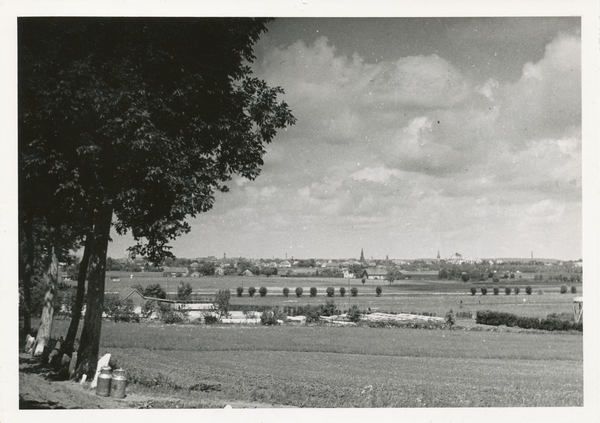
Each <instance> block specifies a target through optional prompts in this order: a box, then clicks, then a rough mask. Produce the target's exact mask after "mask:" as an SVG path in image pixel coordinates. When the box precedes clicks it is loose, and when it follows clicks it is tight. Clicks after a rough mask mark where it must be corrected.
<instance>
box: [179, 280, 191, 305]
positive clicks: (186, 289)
mask: <svg viewBox="0 0 600 423" xmlns="http://www.w3.org/2000/svg"><path fill="white" fill-rule="evenodd" d="M191 296H192V286H191V285H190V283H189V282H186V283H183V282H179V286H178V287H177V299H178V300H183V301H186V300H189V299H190V298H191Z"/></svg>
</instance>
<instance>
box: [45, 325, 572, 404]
mask: <svg viewBox="0 0 600 423" xmlns="http://www.w3.org/2000/svg"><path fill="white" fill-rule="evenodd" d="M67 327H68V321H57V322H56V327H55V336H59V335H61V334H62V332H64V333H66V330H67ZM102 331H103V336H102V342H101V353H111V354H112V355H113V357H114V358H115V359H116V361H117V363H118V365H119V366H122V367H124V368H125V369H127V371H128V372H129V374H130V378H131V380H132V381H133V382H135V383H133V384H132V385H130V387H129V388H128V390H129V392H130V393H132V394H133V393H140V394H148V393H154V394H155V395H166V396H171V397H173V396H176V397H182V398H185V399H187V400H188V401H196V402H197V403H198V404H202V403H203V402H204V403H208V404H214V403H215V402H218V401H220V400H222V401H235V400H237V401H246V402H258V403H269V404H274V405H276V406H299V407H556V406H582V405H583V341H582V340H583V337H582V335H581V334H580V333H577V334H571V333H569V334H565V333H562V334H558V333H541V332H538V333H515V332H489V331H461V330H455V331H448V330H415V329H398V328H396V329H380V328H377V329H375V328H368V327H345V328H341V327H330V326H276V327H266V326H232V325H214V326H204V325H202V326H195V325H184V326H178V325H161V324H158V323H140V324H133V323H131V324H129V323H112V322H105V323H104V325H103V329H102Z"/></svg>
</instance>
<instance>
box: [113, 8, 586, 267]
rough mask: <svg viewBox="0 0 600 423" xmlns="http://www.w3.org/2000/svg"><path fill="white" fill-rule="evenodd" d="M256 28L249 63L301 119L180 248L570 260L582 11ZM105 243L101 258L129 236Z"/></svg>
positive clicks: (577, 247) (576, 233) (577, 203)
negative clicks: (256, 37) (260, 30)
mask: <svg viewBox="0 0 600 423" xmlns="http://www.w3.org/2000/svg"><path fill="white" fill-rule="evenodd" d="M268 29H269V32H268V33H267V34H263V36H262V37H261V39H260V40H259V41H258V43H257V44H256V45H255V55H256V57H257V59H256V61H255V63H254V64H253V65H252V66H253V69H254V71H255V75H256V76H257V77H259V78H262V79H264V80H265V81H266V82H267V83H268V84H269V85H272V86H273V85H280V86H282V87H283V88H284V89H285V95H284V96H282V97H281V98H282V99H283V100H285V101H286V102H287V103H288V104H289V105H290V108H291V109H292V111H293V113H294V115H295V116H296V118H297V119H298V123H297V124H296V125H295V126H293V127H290V128H288V129H287V130H283V131H280V133H278V135H277V136H276V138H275V140H274V141H273V143H271V144H270V145H268V146H267V153H266V154H265V156H264V162H265V164H264V166H263V171H262V174H261V175H260V176H259V177H258V178H257V179H256V180H255V181H248V180H245V179H242V178H235V179H234V180H233V181H231V183H230V184H229V186H230V188H231V190H230V192H228V193H225V194H221V193H218V194H217V195H216V196H215V198H216V199H215V204H214V207H213V209H212V210H210V211H209V212H207V213H204V214H201V215H199V216H198V217H197V218H195V219H192V220H190V224H191V227H192V231H191V233H189V234H187V235H185V236H182V237H181V238H180V239H178V240H176V241H174V242H173V243H172V246H173V250H172V251H173V253H174V254H175V255H176V256H178V257H203V256H208V255H214V254H215V253H216V254H222V253H223V252H225V253H226V254H227V255H228V256H244V257H249V258H259V257H285V255H286V254H287V255H288V256H289V257H291V256H294V257H298V258H312V257H330V258H335V257H354V256H356V255H357V254H358V253H359V252H360V248H361V247H363V248H364V249H365V254H366V255H368V256H369V257H371V256H373V257H377V258H384V257H385V256H386V255H389V256H390V257H398V258H405V259H411V258H412V259H414V258H418V257H432V258H434V257H436V255H437V252H438V250H440V251H441V252H442V258H443V257H444V256H446V255H447V256H450V255H451V254H454V253H455V252H460V253H461V254H463V255H464V256H466V257H515V258H517V257H522V258H527V257H529V256H530V252H531V251H534V252H535V255H537V256H539V257H543V258H553V259H559V260H578V259H580V258H582V122H581V120H582V106H581V103H582V98H581V84H582V81H581V22H580V19H579V18H577V17H564V18H563V17H534V18H369V19H366V18H341V19H337V18H336V19H333V18H303V19H300V18H281V19H276V20H274V21H273V22H271V23H269V24H268ZM113 240H114V242H113V243H111V245H110V246H109V256H111V257H121V256H123V252H124V251H125V249H126V248H127V247H128V246H129V245H132V240H131V239H130V238H128V237H120V236H117V235H116V234H114V233H113ZM450 251H451V253H447V254H446V253H444V252H450ZM357 252H358V253H357Z"/></svg>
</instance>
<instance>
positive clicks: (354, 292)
mask: <svg viewBox="0 0 600 423" xmlns="http://www.w3.org/2000/svg"><path fill="white" fill-rule="evenodd" d="M350 295H352V296H353V297H356V296H357V295H358V288H357V287H355V286H353V287H352V289H350Z"/></svg>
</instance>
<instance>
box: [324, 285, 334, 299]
mask: <svg viewBox="0 0 600 423" xmlns="http://www.w3.org/2000/svg"><path fill="white" fill-rule="evenodd" d="M325 292H327V296H328V297H333V294H335V289H334V288H333V287H332V286H330V287H328V288H327V290H326V291H325Z"/></svg>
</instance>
